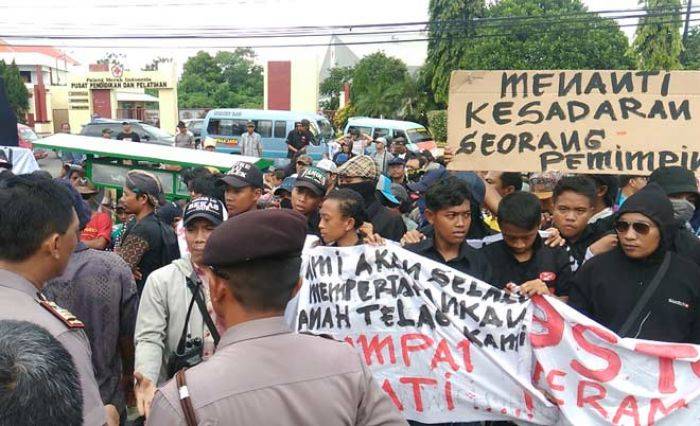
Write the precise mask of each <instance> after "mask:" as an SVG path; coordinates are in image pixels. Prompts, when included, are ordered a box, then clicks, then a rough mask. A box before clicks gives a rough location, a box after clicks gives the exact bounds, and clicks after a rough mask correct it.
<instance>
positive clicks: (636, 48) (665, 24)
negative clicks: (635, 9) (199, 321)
mask: <svg viewBox="0 0 700 426" xmlns="http://www.w3.org/2000/svg"><path fill="white" fill-rule="evenodd" d="M643 4H644V11H645V12H646V13H647V14H653V15H652V16H645V17H643V18H640V19H639V26H638V27H637V33H636V34H635V37H634V42H633V43H632V49H631V51H632V56H633V58H634V59H635V61H636V64H637V68H638V69H642V70H674V69H679V68H681V61H680V55H681V50H682V48H683V46H682V43H681V32H680V31H681V25H682V19H681V2H680V0H644V2H643Z"/></svg>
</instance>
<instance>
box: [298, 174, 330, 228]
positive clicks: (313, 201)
mask: <svg viewBox="0 0 700 426" xmlns="http://www.w3.org/2000/svg"><path fill="white" fill-rule="evenodd" d="M327 184H328V174H327V173H326V172H324V171H323V170H321V169H319V168H317V167H307V168H306V169H305V170H304V171H303V172H302V173H301V174H300V175H299V177H297V180H296V182H295V183H294V189H293V190H292V209H294V210H295V211H297V212H299V213H301V214H303V215H304V216H306V219H307V221H308V225H309V229H308V233H309V234H313V235H319V236H320V235H321V234H320V233H319V229H318V224H319V222H320V221H321V217H320V216H319V209H320V208H321V203H322V202H323V197H324V196H325V195H326V185H327Z"/></svg>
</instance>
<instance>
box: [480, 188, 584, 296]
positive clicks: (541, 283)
mask: <svg viewBox="0 0 700 426" xmlns="http://www.w3.org/2000/svg"><path fill="white" fill-rule="evenodd" d="M541 214H542V208H541V205H540V200H539V198H537V197H536V196H535V195H533V194H530V193H528V192H514V193H511V194H508V195H506V196H505V197H504V198H503V199H502V200H501V202H500V203H499V205H498V226H499V227H500V229H501V234H502V236H503V239H502V240H500V241H496V242H494V243H491V244H489V245H487V246H485V247H484V248H483V249H482V250H483V252H484V254H485V255H486V257H487V258H488V260H489V263H490V264H491V265H494V268H493V276H494V278H493V280H492V281H491V282H490V283H489V284H491V285H493V286H494V287H498V288H509V287H510V286H509V284H510V285H515V286H520V292H522V293H523V294H527V295H530V296H531V295H534V294H556V295H557V296H566V295H567V294H568V293H569V291H568V285H569V281H570V279H571V275H572V273H571V260H570V259H569V255H568V254H567V252H566V250H564V249H563V248H561V247H547V246H546V245H545V244H543V241H542V238H541V237H540V235H539V226H540V218H541Z"/></svg>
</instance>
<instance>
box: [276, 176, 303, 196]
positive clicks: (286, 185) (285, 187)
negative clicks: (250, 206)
mask: <svg viewBox="0 0 700 426" xmlns="http://www.w3.org/2000/svg"><path fill="white" fill-rule="evenodd" d="M296 181H297V178H295V177H291V176H289V177H286V178H284V180H283V181H282V185H280V186H278V187H277V188H275V190H274V191H272V195H280V192H281V191H287V192H289V193H290V194H291V193H292V189H294V184H295V183H296Z"/></svg>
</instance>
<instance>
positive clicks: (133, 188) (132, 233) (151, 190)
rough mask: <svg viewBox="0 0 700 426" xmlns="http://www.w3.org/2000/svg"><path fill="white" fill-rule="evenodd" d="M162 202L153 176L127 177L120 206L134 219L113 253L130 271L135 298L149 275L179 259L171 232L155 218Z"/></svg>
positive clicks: (132, 174)
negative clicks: (135, 289) (134, 284)
mask: <svg viewBox="0 0 700 426" xmlns="http://www.w3.org/2000/svg"><path fill="white" fill-rule="evenodd" d="M164 201H165V199H164V198H163V190H162V187H161V185H160V182H159V181H158V178H156V177H155V176H154V175H152V174H150V173H146V172H142V171H138V170H132V171H130V172H129V173H128V174H127V176H126V182H125V185H124V195H123V196H122V199H121V203H122V204H123V205H124V208H125V210H126V212H127V213H130V214H133V215H135V220H134V221H132V222H131V223H130V224H129V225H128V226H127V228H126V229H125V230H124V233H123V234H122V239H121V242H120V244H119V245H118V246H117V247H116V248H115V252H116V253H117V254H118V255H119V256H121V258H122V259H124V261H125V262H126V263H127V264H128V265H129V267H131V270H132V272H133V274H134V279H135V280H136V286H137V287H138V290H139V295H141V291H142V290H143V285H144V284H145V283H146V279H147V278H148V276H149V275H150V274H151V272H153V271H155V270H156V269H159V268H161V267H163V266H165V265H168V264H170V262H172V261H173V260H175V259H177V258H178V257H179V256H180V250H179V247H178V244H177V236H176V235H175V231H173V229H172V227H170V226H167V225H165V224H162V223H161V222H160V221H159V220H158V219H157V218H156V215H155V209H156V206H158V205H161V204H164Z"/></svg>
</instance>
